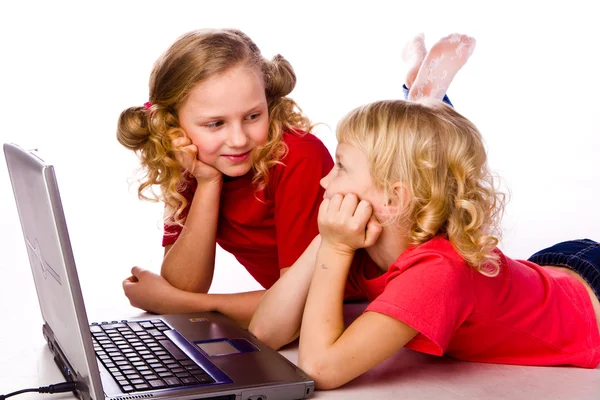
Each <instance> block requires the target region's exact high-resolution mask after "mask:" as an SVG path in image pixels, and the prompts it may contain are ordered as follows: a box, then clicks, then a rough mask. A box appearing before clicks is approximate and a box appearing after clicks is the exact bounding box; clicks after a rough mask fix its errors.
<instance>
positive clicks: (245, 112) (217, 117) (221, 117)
mask: <svg viewBox="0 0 600 400" xmlns="http://www.w3.org/2000/svg"><path fill="white" fill-rule="evenodd" d="M263 104H264V103H262V102H261V103H258V104H256V105H254V106H253V107H250V108H248V110H247V111H244V113H243V115H246V114H249V113H251V112H253V111H256V110H257V109H258V108H262V107H263ZM267 110H268V107H267ZM196 119H201V120H217V119H225V117H224V116H222V115H212V116H209V115H197V116H196Z"/></svg>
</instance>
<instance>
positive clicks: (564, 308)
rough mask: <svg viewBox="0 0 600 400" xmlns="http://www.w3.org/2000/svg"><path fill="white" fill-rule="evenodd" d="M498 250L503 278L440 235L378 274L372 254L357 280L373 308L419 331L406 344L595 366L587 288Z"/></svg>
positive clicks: (597, 346)
mask: <svg viewBox="0 0 600 400" xmlns="http://www.w3.org/2000/svg"><path fill="white" fill-rule="evenodd" d="M496 251H497V252H498V254H499V255H500V260H501V265H500V273H499V275H498V276H496V277H487V276H485V275H482V274H481V273H479V272H477V271H476V270H474V269H473V268H471V267H470V266H468V265H467V264H466V262H465V261H464V260H463V259H462V258H461V257H460V255H459V254H458V253H457V252H456V251H455V250H454V248H453V247H452V245H451V244H450V242H449V241H448V240H447V239H445V238H444V237H436V238H434V239H432V240H430V241H428V242H426V243H424V244H422V245H420V246H417V247H413V248H410V249H408V250H407V251H405V252H404V253H403V254H402V255H401V256H400V257H399V258H398V259H397V260H396V261H395V262H394V264H392V266H391V267H390V269H389V270H388V272H386V273H385V274H384V275H381V276H379V277H377V276H376V274H374V272H373V267H372V262H371V261H370V260H368V258H367V259H366V260H367V262H364V263H362V264H361V265H359V266H358V267H357V268H356V269H355V270H354V271H352V272H351V278H350V279H351V280H353V281H354V282H356V284H357V285H359V286H361V287H362V288H363V290H364V291H365V293H366V294H367V296H368V297H369V300H372V302H371V303H370V304H369V306H368V307H367V309H366V311H375V312H378V313H382V314H386V315H389V316H391V317H393V318H396V319H398V320H400V321H402V322H404V323H406V324H408V325H410V326H411V327H413V328H414V329H416V330H417V331H418V332H419V333H418V334H417V336H416V337H415V338H414V339H413V340H411V341H410V342H409V343H408V344H407V345H406V347H408V348H411V349H413V350H417V351H420V352H423V353H428V354H433V355H442V354H446V355H448V356H450V357H454V358H456V359H460V360H466V361H478V362H491V363H502V364H519V365H566V364H569V365H574V366H578V367H586V368H596V367H597V366H598V365H599V364H600V335H599V334H598V326H597V323H596V318H595V315H594V310H593V306H592V303H591V301H590V298H589V295H588V292H587V291H586V290H585V287H584V286H583V285H582V284H581V283H580V282H579V281H577V280H576V279H575V278H573V277H572V276H570V275H569V274H567V273H565V272H564V271H560V270H557V269H554V268H544V267H540V266H539V265H536V264H534V263H531V262H528V261H521V260H512V259H510V258H508V257H506V256H504V255H503V254H502V252H500V250H497V249H496ZM359 256H360V255H359ZM363 259H364V258H363Z"/></svg>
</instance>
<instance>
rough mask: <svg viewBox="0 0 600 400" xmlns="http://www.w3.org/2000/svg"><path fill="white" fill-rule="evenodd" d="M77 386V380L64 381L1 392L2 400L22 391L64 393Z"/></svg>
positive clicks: (0, 397) (0, 399)
mask: <svg viewBox="0 0 600 400" xmlns="http://www.w3.org/2000/svg"><path fill="white" fill-rule="evenodd" d="M76 388H77V382H62V383H56V384H54V385H50V386H40V387H39V388H37V389H36V388H31V389H22V390H17V391H16V392H12V393H9V394H0V400H5V399H6V398H7V397H11V396H16V395H18V394H22V393H28V392H37V393H50V394H52V393H64V392H72V391H74V390H75V389H76Z"/></svg>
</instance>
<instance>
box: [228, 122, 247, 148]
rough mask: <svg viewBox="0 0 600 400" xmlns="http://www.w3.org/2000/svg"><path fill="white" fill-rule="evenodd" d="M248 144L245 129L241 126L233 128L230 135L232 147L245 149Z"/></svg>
mask: <svg viewBox="0 0 600 400" xmlns="http://www.w3.org/2000/svg"><path fill="white" fill-rule="evenodd" d="M246 142H248V136H247V135H246V132H244V127H243V126H241V125H234V126H232V129H231V133H230V135H229V143H230V147H244V146H245V145H246Z"/></svg>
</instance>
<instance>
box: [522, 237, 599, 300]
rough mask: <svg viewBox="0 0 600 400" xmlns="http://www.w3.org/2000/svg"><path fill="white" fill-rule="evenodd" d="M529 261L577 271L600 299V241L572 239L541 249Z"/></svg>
mask: <svg viewBox="0 0 600 400" xmlns="http://www.w3.org/2000/svg"><path fill="white" fill-rule="evenodd" d="M529 261H531V262H534V263H536V264H538V265H554V266H557V267H565V268H568V269H570V270H572V271H575V272H577V273H578V274H579V275H581V277H582V278H583V279H585V281H586V282H587V283H588V284H589V285H590V287H591V288H592V290H593V291H594V293H595V294H596V297H598V299H599V300H600V243H596V242H594V241H593V240H590V239H579V240H570V241H568V242H562V243H558V244H555V245H554V246H552V247H548V248H547V249H544V250H540V251H538V252H537V253H535V254H534V255H532V256H531V257H529Z"/></svg>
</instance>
